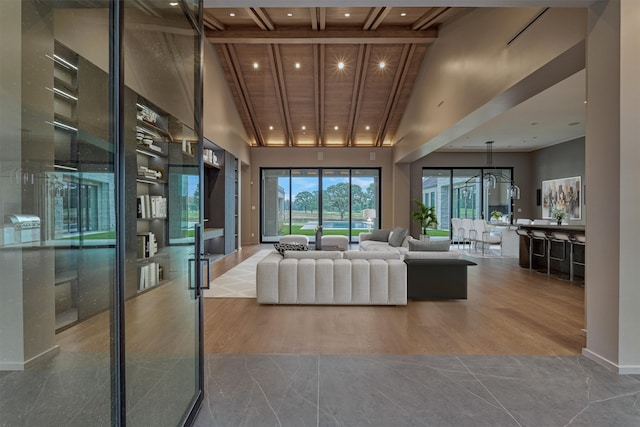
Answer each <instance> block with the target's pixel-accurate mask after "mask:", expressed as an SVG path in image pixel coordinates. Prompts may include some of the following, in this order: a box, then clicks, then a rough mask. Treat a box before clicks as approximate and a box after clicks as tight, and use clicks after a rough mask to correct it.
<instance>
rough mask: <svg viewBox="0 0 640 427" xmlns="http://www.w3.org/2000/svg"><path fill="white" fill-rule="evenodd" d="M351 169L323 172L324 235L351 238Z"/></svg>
mask: <svg viewBox="0 0 640 427" xmlns="http://www.w3.org/2000/svg"><path fill="white" fill-rule="evenodd" d="M349 181H350V177H349V169H323V170H322V215H320V222H321V224H322V234H338V235H341V236H349V220H350V218H349V216H350V213H351V210H350V206H351V185H350V184H349Z"/></svg>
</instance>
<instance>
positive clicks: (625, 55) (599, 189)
mask: <svg viewBox="0 0 640 427" xmlns="http://www.w3.org/2000/svg"><path fill="white" fill-rule="evenodd" d="M589 21H590V28H589V40H588V47H589V51H588V58H589V60H588V64H587V65H588V68H587V72H588V74H587V118H588V120H587V135H586V150H585V157H586V163H587V170H586V185H587V194H586V196H587V203H586V210H587V217H588V218H589V224H588V228H587V240H588V244H587V254H586V271H585V273H586V285H585V289H586V298H587V306H586V314H587V325H586V327H587V348H586V349H585V350H584V354H585V355H587V356H588V357H591V358H593V359H595V360H597V361H598V362H600V363H603V364H605V365H608V366H610V367H612V368H613V369H616V370H617V371H619V372H623V373H636V374H637V373H640V334H638V325H640V310H638V303H639V302H640V282H639V281H638V277H640V263H638V255H637V254H638V251H637V247H638V242H639V241H640V227H639V226H638V218H639V217H640V198H639V196H638V194H639V193H638V190H637V186H638V182H640V168H638V164H640V140H639V139H640V137H639V135H640V127H639V124H638V122H639V121H638V117H637V112H638V111H640V83H639V82H638V80H637V76H638V75H640V62H639V60H638V55H637V52H638V51H639V49H640V41H639V40H638V36H637V29H638V22H640V2H637V1H636V0H611V1H608V2H603V3H599V4H597V5H595V6H593V7H592V8H591V9H590V20H589ZM596 225H597V226H596Z"/></svg>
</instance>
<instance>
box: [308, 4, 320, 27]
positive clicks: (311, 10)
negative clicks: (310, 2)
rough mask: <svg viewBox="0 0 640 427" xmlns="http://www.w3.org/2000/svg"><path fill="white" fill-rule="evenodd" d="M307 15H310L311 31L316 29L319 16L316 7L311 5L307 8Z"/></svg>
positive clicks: (318, 25)
mask: <svg viewBox="0 0 640 427" xmlns="http://www.w3.org/2000/svg"><path fill="white" fill-rule="evenodd" d="M309 15H310V16H311V29H312V30H313V31H318V30H319V29H320V24H319V19H318V18H319V16H318V8H317V7H312V8H309Z"/></svg>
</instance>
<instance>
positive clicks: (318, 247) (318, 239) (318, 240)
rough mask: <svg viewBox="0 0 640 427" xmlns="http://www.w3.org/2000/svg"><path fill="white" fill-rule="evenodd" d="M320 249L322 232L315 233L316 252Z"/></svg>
mask: <svg viewBox="0 0 640 427" xmlns="http://www.w3.org/2000/svg"><path fill="white" fill-rule="evenodd" d="M321 249H322V230H318V231H316V250H317V251H319V250H321Z"/></svg>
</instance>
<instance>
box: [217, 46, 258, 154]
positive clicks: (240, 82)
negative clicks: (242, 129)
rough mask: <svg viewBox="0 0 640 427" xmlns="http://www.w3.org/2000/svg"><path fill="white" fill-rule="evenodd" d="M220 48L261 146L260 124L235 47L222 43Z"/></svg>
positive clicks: (252, 130) (254, 135) (252, 131)
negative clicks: (257, 121)
mask: <svg viewBox="0 0 640 427" xmlns="http://www.w3.org/2000/svg"><path fill="white" fill-rule="evenodd" d="M220 48H221V49H222V52H223V54H224V58H225V60H226V61H227V65H228V66H229V71H230V73H231V77H232V80H233V83H234V84H235V86H236V90H237V91H238V94H239V95H240V99H241V100H242V102H241V105H242V110H243V111H244V113H245V115H246V117H247V119H248V120H249V124H250V125H251V133H253V137H254V138H255V140H256V144H258V145H261V146H263V145H264V138H263V137H262V133H261V132H260V125H259V124H258V123H256V121H255V120H256V115H255V113H254V110H253V106H252V105H251V97H250V95H249V90H248V89H247V84H246V83H245V81H244V76H243V74H242V69H241V68H240V62H239V61H238V55H237V54H236V51H235V48H234V47H233V46H232V45H222V46H220Z"/></svg>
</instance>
